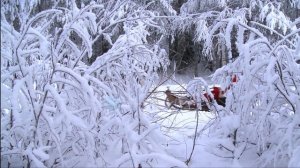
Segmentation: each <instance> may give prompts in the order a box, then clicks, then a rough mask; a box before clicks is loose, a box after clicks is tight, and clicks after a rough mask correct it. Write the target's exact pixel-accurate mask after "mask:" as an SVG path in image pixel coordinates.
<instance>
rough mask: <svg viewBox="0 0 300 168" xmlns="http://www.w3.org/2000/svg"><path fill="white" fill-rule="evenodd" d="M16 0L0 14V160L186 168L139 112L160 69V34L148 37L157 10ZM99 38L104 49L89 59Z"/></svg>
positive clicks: (162, 61) (104, 3) (14, 163)
mask: <svg viewBox="0 0 300 168" xmlns="http://www.w3.org/2000/svg"><path fill="white" fill-rule="evenodd" d="M22 2H23V1H21V2H19V1H13V3H12V2H9V3H8V4H5V3H6V1H5V3H4V2H3V3H4V4H3V8H2V10H1V12H2V14H1V39H2V40H1V92H2V93H3V94H1V116H2V117H1V162H2V164H3V166H8V167H15V166H25V167H83V166H84V167H87V166H88V167H89V166H91V167H106V166H114V167H118V166H126V167H138V166H155V165H161V164H165V166H181V167H182V166H185V165H184V163H183V162H180V161H178V160H177V159H175V158H173V157H171V156H170V155H169V154H167V153H166V152H165V151H164V149H163V148H162V147H161V143H162V142H163V140H162V138H159V136H160V132H159V127H158V126H157V125H154V124H151V122H150V121H151V120H150V119H149V118H148V116H147V115H145V114H144V113H143V108H142V107H143V100H144V99H145V97H146V95H147V92H148V90H149V88H150V86H151V85H152V83H153V82H154V79H155V78H156V77H157V70H158V69H159V68H160V67H162V68H163V69H165V68H166V65H168V61H167V59H166V54H165V51H164V50H162V49H161V48H160V46H159V42H160V41H159V39H160V38H158V40H156V41H152V42H151V43H149V42H148V39H147V38H148V36H149V30H150V28H152V29H153V28H160V26H159V25H158V24H157V20H156V19H155V18H156V16H157V14H156V13H153V12H151V11H149V10H147V9H145V8H143V7H141V6H139V5H138V3H136V2H134V1H121V0H120V1H97V2H94V1H90V2H85V3H81V4H80V5H78V3H77V2H75V1H65V2H62V1H55V2H53V6H52V7H51V6H50V7H49V9H47V10H43V11H41V12H37V14H34V12H32V11H33V10H32V9H33V8H34V7H35V5H37V4H38V2H35V1H30V4H22ZM26 2H27V1H25V3H26ZM20 5H21V7H20ZM22 5H25V6H26V8H23V7H24V6H22ZM27 7H29V8H27ZM12 9H17V10H19V11H18V12H17V13H18V14H20V13H22V12H23V14H24V15H19V16H18V18H19V19H20V22H19V23H20V29H19V30H17V29H16V28H15V27H14V25H13V24H12V23H13V20H14V19H13V18H11V19H9V20H8V19H7V16H12V15H14V13H15V12H14V10H12ZM120 26H121V27H122V29H123V30H124V32H123V33H120V31H119V32H117V29H119V28H120ZM101 36H103V37H104V38H105V40H106V41H108V42H109V43H110V45H111V48H110V49H109V50H108V51H107V52H106V53H104V54H101V55H99V57H98V58H97V59H96V61H95V62H93V63H92V64H91V65H88V64H87V59H88V58H90V57H91V56H92V55H93V45H94V43H95V41H97V40H98V39H99V38H100V37H101Z"/></svg>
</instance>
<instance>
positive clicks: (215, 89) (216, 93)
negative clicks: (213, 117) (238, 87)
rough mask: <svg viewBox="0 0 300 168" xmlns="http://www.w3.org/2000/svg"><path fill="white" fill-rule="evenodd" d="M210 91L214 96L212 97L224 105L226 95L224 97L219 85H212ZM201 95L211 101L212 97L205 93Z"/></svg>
mask: <svg viewBox="0 0 300 168" xmlns="http://www.w3.org/2000/svg"><path fill="white" fill-rule="evenodd" d="M211 93H212V94H213V96H214V97H213V99H215V100H216V101H217V103H218V104H219V105H221V106H223V107H225V101H226V97H224V91H223V90H222V89H221V88H220V87H216V86H214V87H213V88H212V89H211ZM203 96H204V97H205V98H206V99H207V100H208V102H212V98H211V97H210V96H209V95H208V94H207V93H204V95H203Z"/></svg>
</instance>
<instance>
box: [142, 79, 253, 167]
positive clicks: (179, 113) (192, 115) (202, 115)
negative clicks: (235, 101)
mask: <svg viewBox="0 0 300 168" xmlns="http://www.w3.org/2000/svg"><path fill="white" fill-rule="evenodd" d="M175 77H176V76H175ZM202 77H203V78H204V79H205V80H206V81H207V82H208V83H209V84H212V83H211V82H210V77H209V76H208V75H207V74H204V75H203V76H202ZM192 79H193V77H191V76H188V75H183V76H179V77H177V78H175V81H172V80H168V81H167V82H165V83H164V84H163V85H161V86H159V87H158V88H156V90H155V93H153V94H152V96H151V98H150V99H149V100H148V102H151V104H154V105H152V106H151V105H149V106H146V109H147V110H146V111H147V112H149V114H150V115H152V116H153V117H154V118H155V120H156V121H155V122H157V123H158V124H159V125H161V130H162V132H163V133H164V135H165V137H166V144H165V145H166V149H167V152H168V153H169V154H171V155H173V156H174V157H175V158H178V159H180V160H182V161H184V162H185V161H186V160H187V159H188V158H189V157H190V154H191V151H192V148H193V139H194V136H195V128H196V123H197V115H196V111H189V110H176V109H167V108H166V106H165V103H164V100H165V98H166V96H165V94H164V91H165V90H167V88H169V89H170V90H171V91H182V90H184V89H185V88H186V84H187V83H188V81H190V80H192ZM198 114H199V120H198V124H199V125H198V133H199V132H200V133H201V135H200V136H197V139H196V143H195V144H196V145H195V149H194V152H193V155H192V158H191V161H190V163H189V167H243V166H246V165H247V166H249V165H250V163H247V160H245V161H243V162H244V164H241V163H236V162H234V161H233V160H232V159H226V158H221V157H217V156H216V155H213V154H212V153H211V152H209V151H208V147H211V144H210V139H209V137H208V135H207V133H208V129H205V128H207V127H209V125H210V123H211V122H212V120H213V119H214V114H213V113H210V112H204V111H199V112H198ZM241 160H242V159H241ZM241 160H240V161H241ZM240 161H239V162H240ZM248 161H249V160H248Z"/></svg>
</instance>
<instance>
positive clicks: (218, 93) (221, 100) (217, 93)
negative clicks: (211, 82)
mask: <svg viewBox="0 0 300 168" xmlns="http://www.w3.org/2000/svg"><path fill="white" fill-rule="evenodd" d="M237 81H238V78H237V75H233V76H232V78H231V84H230V85H229V86H228V87H227V88H226V89H225V90H222V89H221V87H217V86H214V87H213V88H211V93H212V94H213V96H214V97H213V98H214V99H215V100H216V102H217V103H218V104H219V105H221V106H223V107H225V103H226V97H225V96H224V94H225V92H226V91H227V90H229V89H230V87H231V86H232V84H233V83H236V82H237ZM203 96H204V97H205V98H206V99H207V100H208V102H212V98H211V97H210V96H209V95H208V94H207V93H204V94H203ZM202 106H206V105H205V103H204V104H203V105H202Z"/></svg>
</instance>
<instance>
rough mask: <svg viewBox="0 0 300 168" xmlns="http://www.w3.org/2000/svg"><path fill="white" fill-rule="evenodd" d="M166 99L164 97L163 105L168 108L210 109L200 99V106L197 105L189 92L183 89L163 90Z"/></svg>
mask: <svg viewBox="0 0 300 168" xmlns="http://www.w3.org/2000/svg"><path fill="white" fill-rule="evenodd" d="M165 94H166V99H165V106H166V107H167V108H168V109H172V108H173V109H178V110H192V111H194V110H201V111H207V112H208V111H210V109H209V108H208V106H207V103H209V102H205V101H202V102H201V107H197V103H196V102H195V100H193V98H192V97H191V96H189V94H188V93H187V92H185V91H172V92H171V91H170V90H169V89H167V90H166V91H165Z"/></svg>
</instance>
